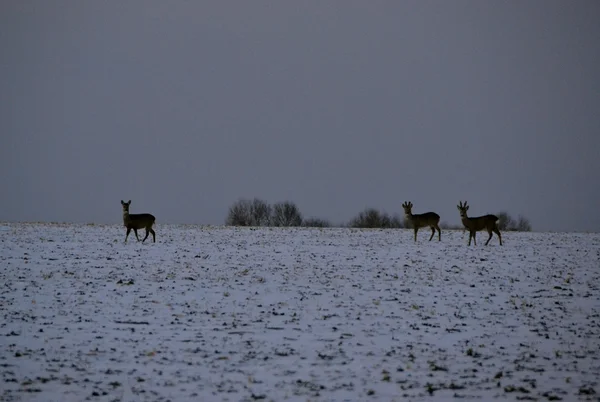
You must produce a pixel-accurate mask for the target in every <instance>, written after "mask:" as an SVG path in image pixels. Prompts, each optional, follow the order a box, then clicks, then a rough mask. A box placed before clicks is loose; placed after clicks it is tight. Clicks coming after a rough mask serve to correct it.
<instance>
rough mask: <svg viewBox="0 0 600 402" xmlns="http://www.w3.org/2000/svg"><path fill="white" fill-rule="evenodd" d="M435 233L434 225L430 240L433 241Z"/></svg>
mask: <svg viewBox="0 0 600 402" xmlns="http://www.w3.org/2000/svg"><path fill="white" fill-rule="evenodd" d="M434 235H435V228H434V227H433V226H432V227H431V237H430V238H429V241H431V239H433V236H434Z"/></svg>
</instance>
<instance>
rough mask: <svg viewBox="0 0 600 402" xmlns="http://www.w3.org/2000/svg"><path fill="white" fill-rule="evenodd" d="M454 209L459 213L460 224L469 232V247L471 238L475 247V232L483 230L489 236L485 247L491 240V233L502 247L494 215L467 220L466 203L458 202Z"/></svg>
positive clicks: (496, 219) (467, 207)
mask: <svg viewBox="0 0 600 402" xmlns="http://www.w3.org/2000/svg"><path fill="white" fill-rule="evenodd" d="M456 207H457V208H458V210H459V211H460V218H461V221H462V224H463V225H464V226H465V228H466V229H467V230H468V231H469V246H470V245H471V238H473V242H474V243H475V245H477V240H476V239H475V235H476V234H477V232H479V231H481V230H484V229H485V230H486V231H487V232H488V234H489V235H490V237H489V238H488V239H487V241H486V242H485V245H486V246H487V245H488V243H489V242H490V240H491V239H492V232H494V233H496V234H497V235H498V239H499V240H500V245H502V236H501V235H500V230H498V217H497V216H496V215H491V214H490V215H484V216H478V217H476V218H469V217H468V216H467V210H468V209H469V206H468V205H467V202H466V201H465V203H464V204H463V203H462V202H460V201H459V202H458V205H457V206H456Z"/></svg>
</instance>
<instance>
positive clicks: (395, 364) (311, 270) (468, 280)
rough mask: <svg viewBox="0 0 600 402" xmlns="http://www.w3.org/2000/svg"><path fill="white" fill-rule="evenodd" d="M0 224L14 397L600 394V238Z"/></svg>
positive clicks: (0, 365)
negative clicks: (139, 232)
mask: <svg viewBox="0 0 600 402" xmlns="http://www.w3.org/2000/svg"><path fill="white" fill-rule="evenodd" d="M156 235H157V236H156V237H157V243H151V242H150V243H149V242H148V241H146V243H144V244H141V243H138V242H137V241H135V236H133V238H132V237H131V236H130V238H129V242H128V243H127V244H124V243H123V239H124V237H125V229H124V228H123V227H121V226H120V225H114V226H98V225H60V224H0V312H1V314H2V321H1V323H0V339H1V342H0V372H1V373H2V374H1V378H0V384H1V387H0V389H1V392H0V399H1V400H4V401H44V402H46V401H63V402H66V401H84V400H90V401H124V402H128V401H167V400H170V401H174V402H177V401H212V400H215V401H221V400H224V401H225V400H228V401H253V400H266V401H285V400H294V401H306V400H311V401H315V400H318V401H333V400H335V401H368V400H382V401H393V400H396V401H400V400H440V401H441V400H448V399H452V398H453V397H463V398H466V399H473V400H490V399H494V398H499V399H506V400H517V399H529V400H600V399H599V398H600V235H598V234H563V233H504V236H503V240H504V246H502V247H500V246H499V245H498V240H497V238H496V237H494V238H493V239H492V241H491V242H490V245H489V246H487V247H486V246H484V245H483V244H484V242H485V240H486V238H487V235H486V234H484V233H479V234H478V246H476V247H467V240H468V234H465V235H464V234H463V233H462V232H460V231H455V232H452V231H445V232H442V242H441V243H440V242H438V241H436V240H434V241H431V242H428V241H427V239H428V238H429V232H428V231H426V230H425V231H421V232H420V236H419V242H418V243H417V244H415V243H414V242H413V238H412V231H409V230H353V229H323V230H321V229H283V228H273V229H270V228H261V229H252V228H226V227H200V226H183V225H181V226H177V225H172V226H171V225H157V226H156Z"/></svg>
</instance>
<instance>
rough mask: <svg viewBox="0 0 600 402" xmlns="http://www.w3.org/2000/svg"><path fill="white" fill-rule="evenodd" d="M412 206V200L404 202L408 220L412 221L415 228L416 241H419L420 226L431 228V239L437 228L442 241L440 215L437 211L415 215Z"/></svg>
mask: <svg viewBox="0 0 600 402" xmlns="http://www.w3.org/2000/svg"><path fill="white" fill-rule="evenodd" d="M412 207H413V204H412V202H410V201H409V202H406V201H405V202H404V204H402V208H404V216H405V217H406V220H407V221H408V222H410V223H411V225H412V226H413V228H414V230H415V242H416V241H417V232H418V231H419V228H423V227H427V226H429V227H430V228H431V237H430V238H429V241H431V239H433V236H434V235H435V231H436V229H437V231H438V241H442V231H441V230H440V227H439V223H440V216H439V215H438V214H436V213H435V212H425V213H424V214H416V215H413V214H412Z"/></svg>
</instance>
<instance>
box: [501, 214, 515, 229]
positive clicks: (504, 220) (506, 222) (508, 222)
mask: <svg viewBox="0 0 600 402" xmlns="http://www.w3.org/2000/svg"><path fill="white" fill-rule="evenodd" d="M497 216H498V229H500V230H512V229H511V228H512V227H513V226H514V221H513V218H512V217H511V216H510V215H509V214H508V212H504V211H502V212H500V213H499V214H498V215H497Z"/></svg>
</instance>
